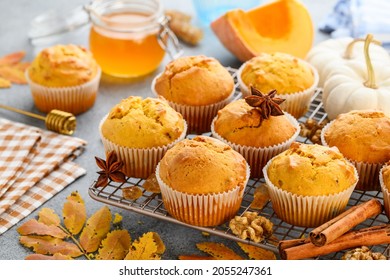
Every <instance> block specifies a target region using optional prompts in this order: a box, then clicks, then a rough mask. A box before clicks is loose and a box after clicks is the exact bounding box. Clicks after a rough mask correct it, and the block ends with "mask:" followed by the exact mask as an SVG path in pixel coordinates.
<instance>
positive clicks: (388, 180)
mask: <svg viewBox="0 0 390 280" xmlns="http://www.w3.org/2000/svg"><path fill="white" fill-rule="evenodd" d="M379 182H380V185H381V190H382V194H383V204H384V209H385V213H386V215H387V217H388V218H389V219H390V162H389V163H388V164H386V165H384V166H383V167H382V168H381V170H380V172H379Z"/></svg>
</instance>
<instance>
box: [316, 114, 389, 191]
mask: <svg viewBox="0 0 390 280" xmlns="http://www.w3.org/2000/svg"><path fill="white" fill-rule="evenodd" d="M321 141H322V144H323V145H327V146H330V147H332V146H335V147H337V148H338V149H339V150H340V152H341V153H342V154H343V155H344V156H345V157H346V158H348V159H349V160H350V161H352V163H353V164H354V165H355V166H356V168H357V170H358V173H359V178H360V179H359V183H358V185H357V186H356V188H357V189H359V190H367V191H369V190H380V186H379V170H380V169H381V167H382V166H383V164H385V163H386V162H387V161H389V160H390V117H389V116H387V115H385V114H384V113H383V112H382V111H376V110H354V111H350V112H348V113H345V114H340V115H339V116H338V117H337V118H336V119H335V120H333V121H332V122H330V123H329V124H328V125H327V126H325V127H324V129H323V130H322V134H321Z"/></svg>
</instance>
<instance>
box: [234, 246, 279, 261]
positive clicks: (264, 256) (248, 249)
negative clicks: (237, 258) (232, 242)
mask: <svg viewBox="0 0 390 280" xmlns="http://www.w3.org/2000/svg"><path fill="white" fill-rule="evenodd" d="M237 244H238V245H239V246H240V248H241V249H242V250H243V251H244V252H245V253H246V254H247V255H248V257H249V259H251V260H276V255H275V253H274V252H272V251H270V250H266V249H263V248H260V247H257V246H253V245H249V244H246V243H242V242H237Z"/></svg>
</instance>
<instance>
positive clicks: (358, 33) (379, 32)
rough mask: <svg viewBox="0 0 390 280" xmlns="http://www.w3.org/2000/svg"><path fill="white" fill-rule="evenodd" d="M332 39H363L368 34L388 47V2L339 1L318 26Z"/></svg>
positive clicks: (375, 0)
mask: <svg viewBox="0 0 390 280" xmlns="http://www.w3.org/2000/svg"><path fill="white" fill-rule="evenodd" d="M319 30H320V31H322V32H324V33H327V34H330V35H331V36H332V37H335V38H337V37H345V36H350V37H353V38H364V37H365V36H366V35H367V34H368V33H371V34H373V35H374V37H375V38H376V39H377V40H379V41H382V43H383V44H384V45H385V46H386V47H390V1H389V0H339V1H337V3H336V4H335V6H334V7H333V10H332V12H331V13H330V14H329V15H327V16H326V17H325V19H324V20H323V21H322V22H321V23H320V24H319Z"/></svg>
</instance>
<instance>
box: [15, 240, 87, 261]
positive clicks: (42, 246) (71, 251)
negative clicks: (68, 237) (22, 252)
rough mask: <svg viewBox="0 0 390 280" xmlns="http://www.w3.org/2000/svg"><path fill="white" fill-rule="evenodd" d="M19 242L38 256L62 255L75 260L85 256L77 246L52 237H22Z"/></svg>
mask: <svg viewBox="0 0 390 280" xmlns="http://www.w3.org/2000/svg"><path fill="white" fill-rule="evenodd" d="M19 242H20V243H21V244H22V245H23V246H25V247H28V248H32V249H33V250H34V252H35V253H37V254H44V255H54V254H55V253H61V254H63V255H67V256H71V257H73V258H75V257H79V256H81V255H82V254H83V253H82V252H81V251H80V249H79V248H78V247H77V246H76V245H75V244H73V243H69V242H66V241H64V240H62V239H59V238H54V237H50V236H21V237H20V239H19Z"/></svg>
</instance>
